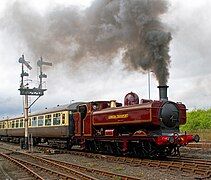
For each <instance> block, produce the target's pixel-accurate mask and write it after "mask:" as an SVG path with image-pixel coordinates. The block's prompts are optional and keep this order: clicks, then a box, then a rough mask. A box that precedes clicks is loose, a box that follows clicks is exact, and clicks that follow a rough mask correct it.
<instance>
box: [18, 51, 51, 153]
mask: <svg viewBox="0 0 211 180" xmlns="http://www.w3.org/2000/svg"><path fill="white" fill-rule="evenodd" d="M19 63H21V64H22V73H21V85H20V88H19V89H18V90H19V91H20V95H24V125H25V133H24V134H25V136H24V137H25V138H24V148H25V149H29V131H28V127H29V124H28V119H29V109H30V108H31V107H32V105H33V104H34V103H35V102H36V101H37V100H38V99H39V98H40V97H41V96H43V95H44V91H46V90H47V89H43V88H42V79H43V78H47V75H45V74H44V73H43V72H42V66H43V65H47V66H52V63H49V62H44V61H43V59H42V57H41V58H40V60H38V61H37V65H38V67H39V68H40V75H39V79H40V82H39V86H38V88H36V87H34V88H31V89H30V88H29V84H28V83H26V84H25V85H24V77H27V76H29V74H28V73H27V72H25V71H24V66H26V67H27V69H29V70H32V67H31V66H30V65H29V63H28V62H27V61H26V60H25V58H24V55H22V56H21V57H20V58H19ZM29 96H38V97H37V98H36V99H35V100H34V102H33V103H32V104H31V105H30V106H29V101H28V97H29ZM22 143H23V142H22ZM22 145H23V144H22Z"/></svg>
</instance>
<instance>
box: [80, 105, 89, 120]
mask: <svg viewBox="0 0 211 180" xmlns="http://www.w3.org/2000/svg"><path fill="white" fill-rule="evenodd" d="M79 112H80V113H81V119H84V118H85V117H86V113H87V107H86V105H82V106H79Z"/></svg>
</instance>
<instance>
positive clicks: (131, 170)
mask: <svg viewBox="0 0 211 180" xmlns="http://www.w3.org/2000/svg"><path fill="white" fill-rule="evenodd" d="M43 156H46V157H48V158H52V159H56V160H61V161H65V162H70V163H74V164H78V165H83V166H86V167H90V168H94V169H100V170H105V171H110V172H114V173H118V174H125V175H129V176H135V177H138V178H141V179H150V180H151V179H156V180H157V179H161V180H169V179H172V180H174V179H175V180H176V179H177V180H178V179H193V178H194V177H193V176H192V177H190V175H189V174H185V173H182V172H181V171H170V170H167V169H160V168H155V167H146V166H139V167H133V166H129V165H125V164H119V163H111V162H107V161H105V160H99V159H93V158H87V157H82V156H76V155H71V154H55V155H43Z"/></svg>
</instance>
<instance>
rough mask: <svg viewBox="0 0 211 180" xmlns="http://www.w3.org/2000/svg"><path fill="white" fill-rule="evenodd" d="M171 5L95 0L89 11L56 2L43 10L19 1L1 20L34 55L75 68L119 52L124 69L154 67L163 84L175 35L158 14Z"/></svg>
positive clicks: (156, 1) (153, 1) (151, 1)
mask: <svg viewBox="0 0 211 180" xmlns="http://www.w3.org/2000/svg"><path fill="white" fill-rule="evenodd" d="M167 9H168V4H167V2H166V1H165V0H95V1H94V2H93V3H92V5H91V6H90V7H89V8H87V9H85V10H81V9H78V8H77V7H74V6H69V7H61V6H58V7H56V8H55V7H54V8H53V9H52V8H51V9H49V11H48V12H46V13H45V14H39V13H38V12H36V11H34V10H33V9H32V8H30V7H29V6H27V5H26V3H23V2H22V3H21V2H18V1H16V2H15V3H13V4H12V5H10V6H9V7H8V8H7V10H6V12H5V17H4V18H3V19H2V20H3V24H4V27H6V28H7V30H10V32H11V33H13V34H16V35H18V37H19V38H20V39H21V40H23V41H24V42H25V44H26V45H27V48H28V50H29V51H30V52H31V53H33V54H34V55H35V56H36V57H37V56H40V55H42V56H44V57H46V58H47V59H51V60H54V63H55V62H56V63H57V62H64V61H65V62H68V63H69V65H70V66H71V67H77V66H78V65H79V64H81V63H85V62H86V61H90V60H96V59H97V60H99V59H101V60H104V61H108V62H109V61H111V60H112V59H113V57H115V56H116V55H117V52H119V51H121V52H123V59H122V62H123V63H124V64H125V67H126V69H128V70H130V71H142V72H143V71H147V70H150V71H153V72H154V73H155V75H156V78H157V79H158V81H159V84H160V85H165V84H166V83H167V79H168V76H169V72H168V66H169V63H170V57H169V55H168V51H169V42H170V40H171V35H170V33H169V32H167V31H166V27H165V25H164V24H162V22H161V19H160V18H161V16H162V15H163V14H164V13H165V12H166V11H167Z"/></svg>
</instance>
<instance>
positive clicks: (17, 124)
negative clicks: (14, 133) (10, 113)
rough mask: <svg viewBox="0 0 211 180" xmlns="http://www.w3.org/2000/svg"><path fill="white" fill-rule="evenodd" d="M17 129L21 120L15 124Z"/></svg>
mask: <svg viewBox="0 0 211 180" xmlns="http://www.w3.org/2000/svg"><path fill="white" fill-rule="evenodd" d="M15 127H16V128H18V127H19V120H16V122H15Z"/></svg>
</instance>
